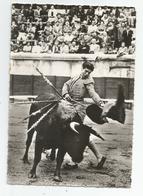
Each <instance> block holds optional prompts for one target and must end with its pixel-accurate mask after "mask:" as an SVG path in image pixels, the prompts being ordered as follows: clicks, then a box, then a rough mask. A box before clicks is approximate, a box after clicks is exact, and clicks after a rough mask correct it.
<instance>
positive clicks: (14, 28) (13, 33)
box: [11, 21, 19, 39]
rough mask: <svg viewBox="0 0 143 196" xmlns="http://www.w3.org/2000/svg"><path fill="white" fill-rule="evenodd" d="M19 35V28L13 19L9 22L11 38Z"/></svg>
mask: <svg viewBox="0 0 143 196" xmlns="http://www.w3.org/2000/svg"><path fill="white" fill-rule="evenodd" d="M18 35H19V29H18V26H17V24H16V22H15V21H12V24H11V39H17V37H18Z"/></svg>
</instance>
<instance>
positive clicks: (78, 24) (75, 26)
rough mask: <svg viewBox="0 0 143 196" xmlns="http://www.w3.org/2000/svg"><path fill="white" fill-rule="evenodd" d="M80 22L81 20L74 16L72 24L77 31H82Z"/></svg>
mask: <svg viewBox="0 0 143 196" xmlns="http://www.w3.org/2000/svg"><path fill="white" fill-rule="evenodd" d="M80 22H81V21H80V18H78V17H77V15H74V16H73V19H72V22H71V24H72V26H73V27H74V28H75V30H76V31H78V30H79V29H80V26H81V23H80Z"/></svg>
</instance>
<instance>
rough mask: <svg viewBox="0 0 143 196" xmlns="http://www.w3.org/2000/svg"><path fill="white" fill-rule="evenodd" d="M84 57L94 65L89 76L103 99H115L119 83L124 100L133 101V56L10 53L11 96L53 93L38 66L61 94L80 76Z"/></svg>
mask: <svg viewBox="0 0 143 196" xmlns="http://www.w3.org/2000/svg"><path fill="white" fill-rule="evenodd" d="M83 57H86V58H87V59H88V60H89V61H92V62H93V63H94V65H95V69H94V72H93V73H92V76H93V78H94V80H95V89H96V91H97V92H98V93H99V94H100V96H101V97H102V98H104V99H111V98H116V92H117V85H118V84H119V83H120V84H123V86H124V89H125V98H126V99H133V96H134V70H135V61H134V57H133V56H131V55H128V56H123V57H120V58H117V57H116V55H103V54H102V55H101V54H98V60H97V59H96V57H97V55H93V54H86V55H84V54H31V53H30V54H23V53H17V54H16V53H15V54H11V62H10V95H38V94H40V93H43V92H45V91H47V92H51V93H52V92H53V89H51V87H50V86H48V85H47V84H46V83H45V82H44V80H43V78H42V77H41V76H40V75H39V73H38V72H37V71H36V70H35V68H34V66H38V67H39V69H40V70H41V72H42V73H43V74H44V75H46V76H47V77H48V79H49V80H50V81H51V82H52V83H53V85H54V86H55V87H56V88H57V89H58V90H59V91H60V92H61V89H62V86H63V83H64V82H65V81H67V80H68V79H69V78H70V77H72V76H74V75H77V74H78V73H80V70H81V66H82V62H83ZM95 59H96V60H95ZM53 93H54V92H53Z"/></svg>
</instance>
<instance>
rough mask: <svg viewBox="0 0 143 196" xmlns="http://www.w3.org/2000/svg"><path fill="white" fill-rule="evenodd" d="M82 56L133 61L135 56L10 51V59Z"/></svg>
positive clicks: (51, 58) (76, 59)
mask: <svg viewBox="0 0 143 196" xmlns="http://www.w3.org/2000/svg"><path fill="white" fill-rule="evenodd" d="M83 58H87V59H88V60H92V61H94V60H95V61H96V60H98V61H101V60H102V61H103V60H108V61H109V60H112V61H117V60H118V61H134V60H135V56H134V55H124V56H121V57H117V54H103V53H101V52H98V53H96V54H63V53H62V54H56V53H51V54H47V53H40V54H39V53H24V52H19V53H13V52H12V53H11V59H12V60H20V59H21V60H24V59H25V60H28V59H29V60H30V59H34V60H58V61H60V60H62V61H63V60H65V61H69V60H72V61H73V60H75V61H83Z"/></svg>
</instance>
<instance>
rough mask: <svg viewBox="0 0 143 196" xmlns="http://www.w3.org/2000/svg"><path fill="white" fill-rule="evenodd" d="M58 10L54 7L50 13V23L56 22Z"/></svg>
mask: <svg viewBox="0 0 143 196" xmlns="http://www.w3.org/2000/svg"><path fill="white" fill-rule="evenodd" d="M56 15H57V10H56V9H55V8H54V6H53V5H52V6H51V8H50V9H49V12H48V21H49V22H51V23H53V22H54V21H55V20H56Z"/></svg>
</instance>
